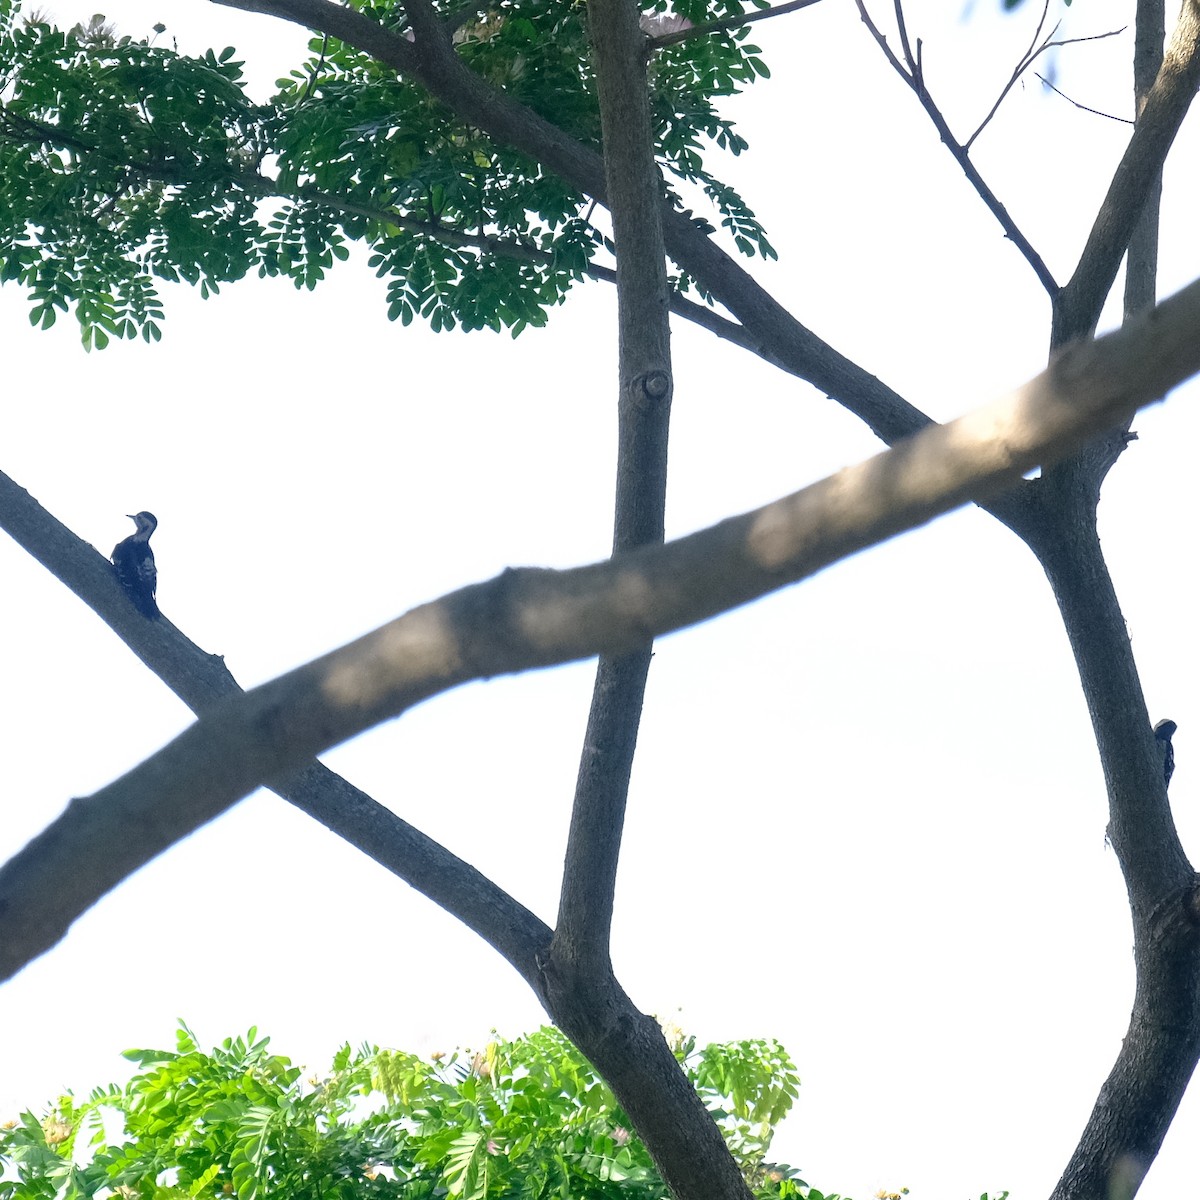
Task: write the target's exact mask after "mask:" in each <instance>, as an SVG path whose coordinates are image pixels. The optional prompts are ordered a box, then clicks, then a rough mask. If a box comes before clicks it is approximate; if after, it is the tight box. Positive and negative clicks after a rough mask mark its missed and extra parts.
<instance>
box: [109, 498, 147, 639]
mask: <svg viewBox="0 0 1200 1200" xmlns="http://www.w3.org/2000/svg"><path fill="white" fill-rule="evenodd" d="M129 519H130V520H131V521H132V522H133V523H134V524H135V525H136V526H137V529H136V530H135V531H134V532H133V533H131V534H130V535H129V536H128V537H127V538H126V539H125V540H124V541H123V542H118V543H117V544H116V546H114V547H113V552H112V565H113V570H114V571H116V573H117V579H118V580H119V581H120V584H121V586H122V587H123V588H124V589H125V592H126V594H127V595H128V596H129V599H130V600H132V601H133V606H134V608H136V609H137V610H138V612H140V613H141V614H142V615H143V616H144V617H150V618H152V619H153V618H154V617H157V616H158V615H159V613H158V603H157V602H156V600H155V598H154V594H155V592H156V590H157V588H158V570H157V568H156V567H155V565H154V551H153V550H151V549H150V535H151V534H152V533H153V532H154V531H155V530H156V529H157V528H158V520H157V519H156V517H155V516H154V514H153V513H148V512H140V513H130V514H129Z"/></svg>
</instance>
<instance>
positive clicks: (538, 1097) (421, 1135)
mask: <svg viewBox="0 0 1200 1200" xmlns="http://www.w3.org/2000/svg"><path fill="white" fill-rule="evenodd" d="M672 1044H673V1048H674V1049H675V1053H676V1056H677V1057H678V1058H679V1060H680V1061H681V1063H682V1064H683V1066H684V1069H685V1071H686V1072H687V1074H688V1077H689V1079H690V1080H691V1081H692V1083H693V1085H694V1086H695V1087H696V1089H697V1090H698V1092H699V1093H700V1095H701V1097H702V1098H703V1099H704V1101H705V1103H706V1105H707V1106H708V1108H709V1110H710V1111H711V1112H712V1113H713V1115H714V1117H715V1118H716V1119H717V1121H718V1124H719V1125H720V1126H721V1128H722V1131H723V1132H724V1135H725V1138H726V1142H727V1144H728V1146H729V1148H730V1151H731V1152H732V1154H733V1155H734V1158H735V1159H736V1160H737V1162H738V1165H739V1166H740V1167H741V1169H742V1172H743V1174H744V1175H745V1178H746V1180H747V1182H748V1183H749V1184H750V1186H751V1188H752V1189H753V1191H754V1193H755V1195H756V1196H759V1197H762V1198H763V1200H769V1198H778V1200H786V1198H788V1197H798V1198H801V1200H838V1198H837V1197H835V1196H822V1194H821V1193H820V1192H818V1191H816V1190H815V1189H812V1188H809V1187H808V1185H806V1184H805V1183H804V1182H803V1180H801V1179H800V1178H799V1176H798V1174H797V1172H796V1171H795V1170H794V1169H793V1168H791V1167H789V1166H787V1165H785V1164H778V1163H771V1162H769V1161H768V1160H767V1153H768V1150H769V1147H770V1143H771V1137H772V1135H773V1133H774V1131H775V1127H776V1126H777V1125H778V1123H779V1122H780V1121H781V1120H782V1119H783V1117H784V1115H785V1114H786V1113H787V1111H788V1109H789V1108H790V1107H791V1105H792V1102H793V1101H794V1099H795V1098H796V1095H797V1090H798V1088H799V1082H800V1081H799V1078H798V1076H797V1074H796V1070H795V1067H794V1065H793V1063H792V1061H791V1059H790V1058H789V1057H788V1055H787V1052H786V1051H785V1050H784V1049H783V1047H781V1046H780V1045H779V1044H778V1043H777V1042H775V1041H771V1040H761V1041H758V1040H755V1041H742V1042H733V1043H729V1044H720V1045H709V1046H705V1047H704V1048H702V1049H697V1048H696V1045H695V1041H694V1039H691V1038H685V1037H683V1035H682V1034H678V1035H677V1036H676V1037H675V1038H674V1040H673V1043H672ZM126 1057H127V1058H129V1059H131V1060H132V1061H133V1062H134V1063H136V1064H137V1066H138V1072H137V1074H136V1075H135V1076H134V1077H133V1078H132V1079H131V1080H130V1081H129V1083H128V1084H126V1085H125V1086H124V1087H119V1086H116V1085H112V1086H109V1087H105V1088H98V1089H97V1090H95V1091H94V1092H92V1094H91V1096H90V1097H89V1098H88V1100H87V1101H86V1102H84V1103H77V1102H76V1101H75V1099H74V1098H73V1097H71V1096H63V1097H60V1098H59V1100H58V1101H57V1103H56V1104H54V1105H53V1106H50V1107H49V1108H48V1109H47V1110H46V1111H45V1112H44V1113H43V1114H42V1115H40V1116H39V1115H36V1114H35V1113H32V1112H25V1113H22V1114H21V1116H20V1118H19V1119H17V1120H15V1121H9V1122H7V1124H6V1126H5V1128H4V1129H3V1130H0V1172H2V1173H0V1197H4V1200H35V1198H37V1200H48V1198H50V1197H54V1198H56V1200H83V1198H84V1197H91V1196H95V1195H102V1196H114V1197H121V1198H127V1200H132V1198H133V1197H144V1198H145V1200H184V1198H186V1197H201V1198H210V1197H211V1198H213V1200H218V1198H223V1197H227V1196H236V1197H237V1198H238V1200H258V1198H260V1197H262V1198H265V1197H268V1196H282V1197H287V1200H318V1198H320V1200H370V1198H376V1200H387V1198H398V1200H399V1198H403V1200H433V1198H443V1197H444V1198H447V1200H491V1198H497V1200H498V1198H500V1197H505V1198H513V1200H515V1198H518V1197H527V1198H528V1200H536V1198H539V1197H552V1196H553V1197H557V1198H560V1200H569V1198H570V1197H587V1198H588V1200H665V1198H666V1197H667V1196H668V1192H667V1189H666V1187H665V1185H664V1184H663V1182H662V1180H661V1179H660V1177H659V1175H658V1173H657V1171H656V1170H655V1168H654V1165H653V1163H652V1162H651V1160H650V1157H649V1155H648V1154H647V1152H646V1149H645V1147H644V1146H643V1145H642V1143H641V1141H640V1140H639V1139H638V1137H637V1135H636V1134H634V1133H632V1132H631V1129H630V1123H629V1121H628V1119H627V1118H626V1116H625V1114H624V1113H623V1112H622V1111H621V1109H620V1108H619V1106H618V1105H617V1103H616V1101H615V1099H614V1098H613V1095H612V1093H611V1091H609V1089H608V1087H607V1086H606V1085H605V1084H604V1083H603V1082H602V1081H601V1080H600V1078H599V1076H597V1074H596V1072H595V1071H594V1070H593V1069H592V1067H591V1066H590V1065H589V1064H588V1063H587V1061H586V1060H585V1059H584V1058H583V1057H582V1056H581V1055H580V1054H579V1052H578V1051H577V1050H576V1049H575V1048H574V1047H573V1046H572V1045H571V1044H570V1042H568V1041H567V1039H566V1038H565V1037H564V1036H563V1035H562V1034H561V1033H559V1032H558V1031H557V1030H555V1029H551V1028H543V1029H541V1030H538V1031H537V1032H536V1033H533V1034H530V1035H528V1036H527V1037H523V1038H518V1039H516V1040H514V1041H503V1040H500V1039H497V1040H494V1041H492V1042H490V1043H489V1044H488V1045H487V1046H486V1047H485V1048H484V1049H483V1050H481V1051H479V1052H478V1053H472V1052H471V1051H457V1052H455V1053H452V1054H449V1055H440V1054H435V1055H433V1056H432V1058H431V1059H422V1058H419V1057H417V1056H416V1055H413V1054H407V1053H404V1052H402V1051H398V1050H380V1049H379V1048H378V1047H375V1046H363V1047H362V1048H361V1049H359V1050H357V1051H352V1050H351V1048H350V1047H349V1046H348V1045H346V1046H343V1047H342V1049H341V1050H339V1051H338V1053H337V1054H336V1055H335V1057H334V1060H333V1064H332V1066H331V1068H330V1070H329V1072H328V1073H327V1074H325V1075H323V1076H316V1075H314V1076H310V1077H308V1078H305V1077H304V1074H303V1072H302V1071H301V1069H300V1068H299V1067H297V1066H294V1065H293V1064H292V1062H291V1061H290V1060H289V1059H287V1058H285V1057H283V1056H281V1055H278V1054H274V1053H272V1052H271V1051H270V1049H269V1039H268V1038H265V1037H260V1036H259V1035H258V1032H257V1031H256V1030H254V1029H251V1030H250V1031H249V1033H248V1034H247V1035H246V1036H245V1037H244V1038H243V1037H238V1038H227V1039H226V1040H225V1041H224V1042H223V1043H222V1044H221V1045H220V1046H219V1047H217V1048H215V1049H213V1050H211V1051H207V1052H206V1051H203V1050H201V1049H200V1046H199V1044H198V1042H197V1040H196V1037H195V1035H194V1034H193V1033H192V1032H191V1030H189V1029H188V1028H187V1027H186V1026H182V1025H181V1027H180V1029H179V1031H178V1033H177V1035H176V1047H175V1049H174V1050H171V1051H168V1050H131V1051H128V1052H127V1054H126Z"/></svg>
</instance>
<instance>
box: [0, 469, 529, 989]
mask: <svg viewBox="0 0 1200 1200" xmlns="http://www.w3.org/2000/svg"><path fill="white" fill-rule="evenodd" d="M0 528H2V529H4V530H5V531H6V532H7V533H8V534H9V535H10V536H11V537H12V538H13V540H14V541H15V542H17V544H18V545H20V546H21V547H23V548H24V549H25V550H26V551H28V553H29V554H30V555H31V556H32V557H33V558H35V559H36V560H37V561H38V562H40V563H41V564H42V565H43V566H44V567H45V568H46V569H47V570H48V571H49V572H50V573H51V574H52V575H54V576H55V578H57V579H59V580H61V581H62V583H64V584H65V585H66V586H67V588H68V589H70V591H71V592H72V593H74V594H75V595H76V596H78V597H79V599H81V600H82V601H83V602H84V603H85V604H86V605H87V606H88V607H89V608H91V609H92V611H93V612H95V613H96V614H97V616H99V617H100V619H101V620H102V621H104V622H105V623H106V624H107V625H108V626H109V627H110V628H111V629H112V630H113V631H114V632H115V633H116V634H117V636H118V637H120V638H121V640H122V641H123V642H124V643H125V644H126V645H127V646H128V647H129V648H130V649H131V650H132V651H133V653H134V654H135V655H136V656H137V657H138V658H139V659H140V660H141V661H142V662H143V663H144V664H145V665H146V666H147V667H148V668H149V669H150V670H151V671H152V672H153V673H154V674H155V675H157V676H158V677H159V678H160V679H161V680H162V681H163V682H164V683H165V684H166V685H167V686H168V687H169V688H170V689H171V691H173V692H174V693H175V694H176V695H177V696H178V697H179V698H180V699H181V700H182V701H183V702H184V703H185V704H186V705H187V706H188V707H189V708H190V709H191V710H192V712H194V713H195V714H196V715H197V716H201V715H203V714H204V713H205V712H208V711H210V710H211V709H212V708H213V707H214V706H216V705H218V704H219V703H220V702H221V701H222V700H226V699H229V698H230V697H235V696H242V695H243V694H244V693H243V692H242V689H241V688H240V687H239V686H238V684H237V681H236V680H235V679H234V677H233V675H232V674H230V672H229V670H228V669H227V668H226V666H225V661H224V659H222V658H221V657H220V656H219V655H216V654H207V653H205V652H204V651H203V650H201V649H200V647H199V646H197V645H196V644H195V643H194V642H192V641H189V640H188V638H187V637H186V636H185V635H184V634H183V633H181V632H180V631H179V630H178V629H176V628H175V626H174V625H172V624H171V623H170V621H168V620H166V618H161V619H160V620H157V621H147V620H146V619H145V618H143V617H142V616H140V615H139V614H138V613H137V612H136V611H135V609H134V608H133V606H132V605H131V604H130V602H129V599H128V597H127V596H126V594H125V592H124V590H123V589H122V588H121V587H120V585H119V584H118V583H117V581H116V578H115V576H114V575H113V571H112V567H111V565H110V564H109V562H108V560H107V559H105V558H103V557H102V556H101V555H100V554H98V553H97V551H96V550H95V549H94V548H93V547H92V546H89V545H88V544H87V543H86V542H84V541H82V540H81V539H80V538H78V537H77V536H76V535H75V534H74V533H72V532H71V530H69V529H68V528H67V527H66V526H65V525H63V524H62V523H61V522H59V521H58V520H56V519H55V518H54V517H53V516H52V515H51V514H50V513H48V512H47V511H46V510H45V509H44V508H42V506H41V505H40V504H38V502H37V501H36V500H35V499H34V498H33V497H32V496H30V495H29V493H28V492H26V491H25V490H24V488H21V487H19V486H18V485H17V484H16V483H14V482H13V481H12V480H11V479H10V478H9V477H8V476H7V475H4V474H3V473H0ZM273 790H274V791H275V792H276V793H277V794H278V795H280V796H282V797H283V798H284V799H285V800H288V801H289V802H290V803H292V804H294V805H295V806H296V807H297V808H299V809H301V810H302V811H303V812H306V813H308V814H309V815H310V816H311V817H314V818H315V819H316V820H318V821H320V822H321V824H323V825H324V826H325V827H326V828H327V829H329V830H330V831H331V832H333V833H336V834H337V835H338V836H339V837H342V838H344V839H345V840H346V841H348V842H349V843H350V844H351V845H352V846H356V847H357V848H358V849H359V850H361V851H362V852H363V853H364V854H366V855H367V856H368V857H370V858H372V859H374V860H375V861H376V862H377V863H379V864H380V865H381V866H383V867H385V868H386V869H387V870H389V871H391V872H392V873H393V874H395V875H397V876H398V877H399V878H401V879H403V880H404V881H405V882H406V883H408V884H410V885H411V886H412V887H414V888H416V889H417V890H418V891H420V892H422V893H423V894H424V895H426V896H428V897H429V899H430V900H432V901H433V902H434V903H435V904H437V905H440V906H441V907H442V908H444V909H445V910H446V911H447V912H449V913H451V914H452V915H453V916H455V917H457V918H458V919H459V920H460V921H462V922H463V923H464V924H465V925H466V926H467V927H468V928H470V929H473V930H474V931H475V932H476V933H477V934H479V936H480V937H481V938H483V939H484V941H486V942H487V943H488V944H489V945H490V946H492V947H493V948H494V949H495V950H496V951H498V952H499V953H500V954H501V955H502V956H503V957H504V958H505V959H507V960H508V962H510V963H511V964H512V965H513V967H515V968H516V970H517V971H518V972H519V973H520V974H521V975H522V976H523V977H524V978H525V979H526V980H527V981H529V982H531V983H534V982H540V979H539V976H538V971H537V963H536V960H537V957H538V955H539V953H542V952H544V950H545V948H547V947H548V946H549V942H550V930H549V929H548V928H547V927H546V925H545V924H544V923H543V922H541V921H540V920H539V919H538V918H537V917H536V916H534V914H533V913H532V912H530V911H529V910H528V909H527V908H525V907H524V905H522V904H520V903H518V902H517V901H516V900H514V899H513V898H512V897H511V896H509V895H508V894H507V893H506V892H504V891H503V890H502V889H501V888H499V887H497V886H496V885H495V884H494V883H493V882H492V881H491V880H490V879H488V878H487V877H486V876H485V875H483V874H481V873H480V872H479V871H477V870H476V869H475V868H474V867H472V866H471V865H470V864H469V863H466V862H464V861H463V860H462V859H460V858H458V857H457V856H456V855H454V854H452V853H450V851H449V850H447V849H446V848H445V847H443V846H441V845H439V844H438V843H437V842H435V841H434V840H433V839H432V838H429V837H427V836H426V835H425V834H423V833H421V832H420V831H419V830H418V829H415V828H414V827H413V826H412V825H409V824H408V823H407V822H406V821H403V820H402V819H401V818H400V817H398V816H396V814H395V813H393V812H392V811H391V810H390V809H388V808H385V807H384V806H383V805H382V804H379V803H378V802H377V801H375V800H373V799H371V797H370V796H368V795H367V794H366V793H365V792H363V791H361V790H360V789H358V788H356V787H355V786H354V785H353V784H351V783H349V782H347V781H346V780H345V779H343V778H341V776H339V775H337V774H335V773H334V772H333V771H330V770H329V769H328V768H327V767H325V766H323V765H322V764H321V763H318V762H315V761H314V762H310V763H308V764H307V765H302V766H301V767H300V769H299V770H298V771H296V772H295V773H294V774H293V775H290V776H289V777H288V778H287V779H286V780H285V781H284V782H282V783H280V784H278V785H277V786H276V787H275V788H274V789H273ZM115 832H116V835H117V836H119V834H120V831H119V830H118V831H115ZM63 931H64V932H65V928H64V930H63ZM539 994H540V993H539Z"/></svg>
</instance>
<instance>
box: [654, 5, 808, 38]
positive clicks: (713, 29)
mask: <svg viewBox="0 0 1200 1200" xmlns="http://www.w3.org/2000/svg"><path fill="white" fill-rule="evenodd" d="M819 2H820V0H788V3H787V4H777V5H775V6H774V7H773V8H765V9H763V10H762V11H761V12H755V13H743V14H742V16H740V17H727V18H725V20H723V21H706V22H705V23H704V24H703V25H693V26H692V28H691V29H680V30H678V31H677V32H675V33H664V34H663V35H662V36H661V37H653V38H650V41H649V46H650V49H651V50H661V49H662V48H663V47H664V46H673V45H675V44H676V43H677V42H686V41H687V40H688V38H694V37H700V36H701V35H702V34H708V33H722V32H724V31H725V30H726V29H737V28H738V27H739V26H741V25H753V24H754V22H755V21H766V20H767V19H768V18H770V17H782V16H783V15H784V13H790V12H796V11H797V10H798V9H801V8H810V7H812V5H814V4H817V3H819Z"/></svg>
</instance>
